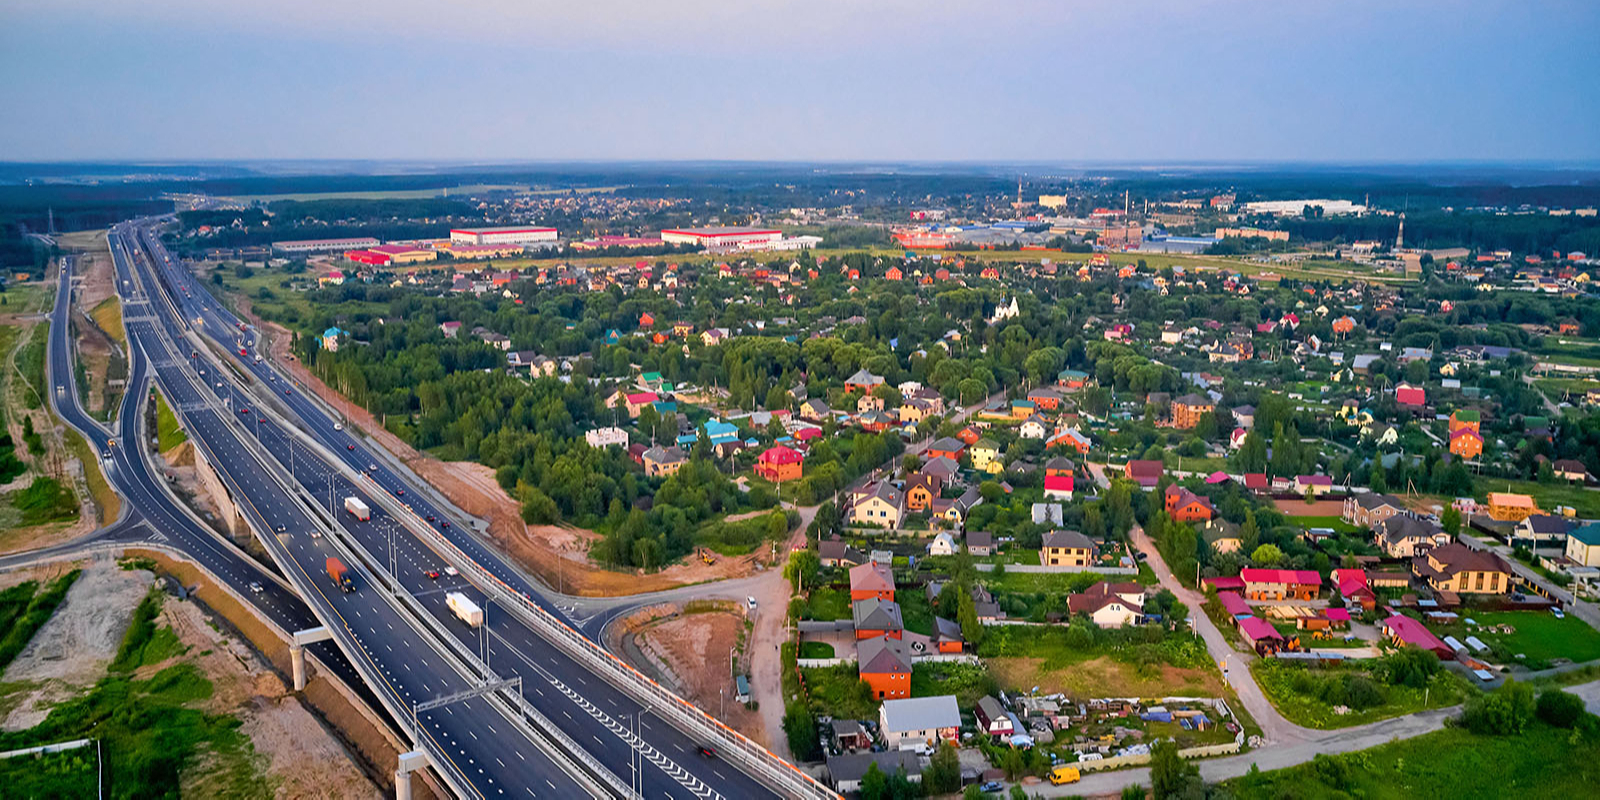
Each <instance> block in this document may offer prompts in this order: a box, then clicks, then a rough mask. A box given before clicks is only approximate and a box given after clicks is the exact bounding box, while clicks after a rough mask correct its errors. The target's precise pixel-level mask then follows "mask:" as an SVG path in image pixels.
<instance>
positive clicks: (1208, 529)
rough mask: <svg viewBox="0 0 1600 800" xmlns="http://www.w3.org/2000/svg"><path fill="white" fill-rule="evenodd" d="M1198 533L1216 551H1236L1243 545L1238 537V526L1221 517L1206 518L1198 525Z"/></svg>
mask: <svg viewBox="0 0 1600 800" xmlns="http://www.w3.org/2000/svg"><path fill="white" fill-rule="evenodd" d="M1199 534H1200V538H1201V539H1204V540H1205V543H1206V544H1208V545H1210V546H1211V549H1212V550H1214V551H1216V552H1218V553H1236V552H1238V551H1239V549H1240V548H1242V547H1244V541H1243V540H1242V539H1240V538H1239V526H1238V525H1236V524H1234V523H1232V522H1229V521H1227V520H1225V519H1223V518H1221V517H1216V518H1214V519H1210V520H1207V521H1206V524H1204V525H1202V526H1200V530H1199ZM1246 555H1248V554H1246Z"/></svg>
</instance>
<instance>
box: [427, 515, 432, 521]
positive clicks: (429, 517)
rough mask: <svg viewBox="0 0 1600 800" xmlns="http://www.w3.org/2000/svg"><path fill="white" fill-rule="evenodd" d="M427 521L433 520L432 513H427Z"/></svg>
mask: <svg viewBox="0 0 1600 800" xmlns="http://www.w3.org/2000/svg"><path fill="white" fill-rule="evenodd" d="M428 521H429V522H433V515H432V514H429V515H428Z"/></svg>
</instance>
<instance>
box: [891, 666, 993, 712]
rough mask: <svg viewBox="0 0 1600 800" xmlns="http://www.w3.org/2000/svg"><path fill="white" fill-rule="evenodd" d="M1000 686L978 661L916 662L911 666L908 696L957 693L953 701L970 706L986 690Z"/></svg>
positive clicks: (988, 692)
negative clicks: (950, 662)
mask: <svg viewBox="0 0 1600 800" xmlns="http://www.w3.org/2000/svg"><path fill="white" fill-rule="evenodd" d="M998 690H999V687H998V684H996V683H995V681H994V679H993V678H991V677H989V673H988V672H986V671H984V668H983V667H981V666H978V665H977V664H918V665H916V666H915V667H912V669H911V696H912V697H937V696H938V695H942V694H953V695H955V696H956V704H957V705H959V706H961V707H962V708H972V707H973V706H976V705H977V704H978V701H979V700H982V699H983V696H984V695H986V694H994V693H995V692H996V691H998Z"/></svg>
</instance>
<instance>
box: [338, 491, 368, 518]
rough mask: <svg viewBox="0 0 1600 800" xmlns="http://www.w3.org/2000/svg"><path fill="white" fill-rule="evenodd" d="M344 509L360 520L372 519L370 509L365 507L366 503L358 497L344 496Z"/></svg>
mask: <svg viewBox="0 0 1600 800" xmlns="http://www.w3.org/2000/svg"><path fill="white" fill-rule="evenodd" d="M344 510H346V511H348V512H350V514H351V515H352V516H354V517H355V518H356V519H359V520H361V521H362V522H366V521H367V520H370V519H372V509H370V508H367V504H366V503H363V502H361V498H359V497H346V498H345V499H344Z"/></svg>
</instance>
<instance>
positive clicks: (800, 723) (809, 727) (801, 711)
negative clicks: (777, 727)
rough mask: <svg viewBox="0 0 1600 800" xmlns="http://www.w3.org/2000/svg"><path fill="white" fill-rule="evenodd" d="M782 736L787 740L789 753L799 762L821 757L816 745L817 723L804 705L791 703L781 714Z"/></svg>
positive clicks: (819, 748)
mask: <svg viewBox="0 0 1600 800" xmlns="http://www.w3.org/2000/svg"><path fill="white" fill-rule="evenodd" d="M783 734H784V737H785V738H787V739H788V740H789V752H791V753H794V757H795V758H796V759H799V760H801V761H814V760H816V759H818V758H820V757H821V755H822V754H821V753H819V752H818V751H819V750H821V749H822V748H821V746H820V745H818V743H817V721H816V720H815V719H814V718H812V716H811V712H810V711H807V710H806V707H805V705H804V704H801V703H791V704H790V705H789V708H788V710H787V711H785V712H784V714H783Z"/></svg>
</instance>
